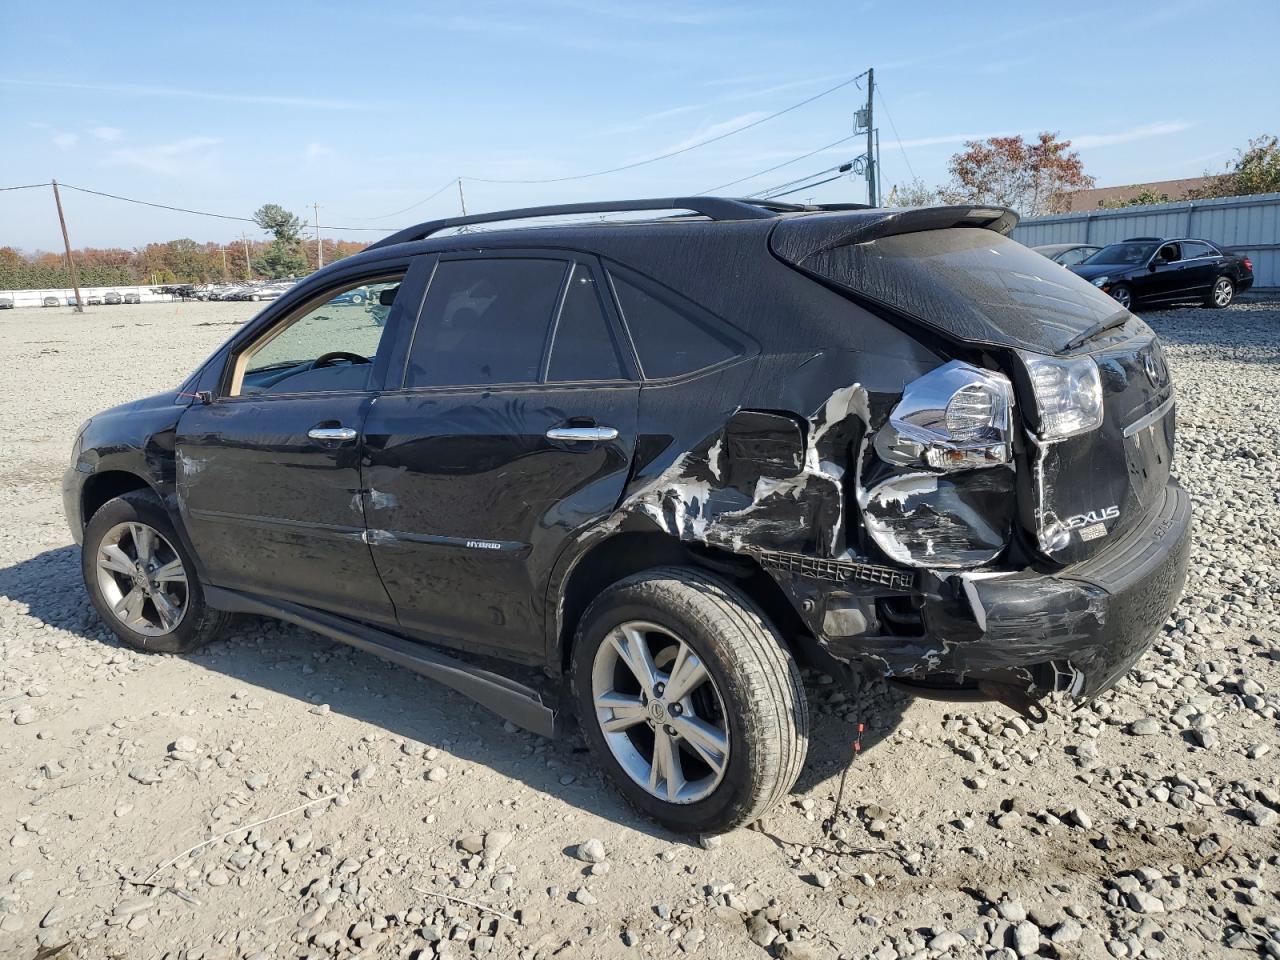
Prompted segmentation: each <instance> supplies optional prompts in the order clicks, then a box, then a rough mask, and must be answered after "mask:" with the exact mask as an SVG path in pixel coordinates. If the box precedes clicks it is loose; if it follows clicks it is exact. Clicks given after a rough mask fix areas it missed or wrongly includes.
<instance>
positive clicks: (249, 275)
mask: <svg viewBox="0 0 1280 960" xmlns="http://www.w3.org/2000/svg"><path fill="white" fill-rule="evenodd" d="M240 239H241V240H243V241H244V278H245V279H246V280H252V279H253V267H252V266H250V264H249V238H248V237H246V236H245V235H244V231H243V230H242V231H240Z"/></svg>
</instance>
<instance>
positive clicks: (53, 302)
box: [40, 297, 75, 307]
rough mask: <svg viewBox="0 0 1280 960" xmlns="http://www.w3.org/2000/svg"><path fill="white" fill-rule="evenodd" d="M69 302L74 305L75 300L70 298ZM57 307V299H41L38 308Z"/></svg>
mask: <svg viewBox="0 0 1280 960" xmlns="http://www.w3.org/2000/svg"><path fill="white" fill-rule="evenodd" d="M71 302H72V303H75V298H74V297H73V298H71ZM57 305H58V298H57V297H45V298H44V299H42V300H41V301H40V306H42V307H56V306H57Z"/></svg>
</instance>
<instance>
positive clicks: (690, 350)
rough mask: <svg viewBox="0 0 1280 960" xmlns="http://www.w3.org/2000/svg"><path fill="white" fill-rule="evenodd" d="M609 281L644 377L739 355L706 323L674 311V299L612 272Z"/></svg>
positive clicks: (676, 373)
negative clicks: (611, 282) (629, 332)
mask: <svg viewBox="0 0 1280 960" xmlns="http://www.w3.org/2000/svg"><path fill="white" fill-rule="evenodd" d="M610 279H611V280H612V281H613V289H614V291H615V292H616V294H617V296H618V306H619V307H620V308H621V309H622V318H623V320H625V321H626V324H627V329H628V330H630V331H631V339H632V340H634V341H635V345H636V353H637V354H638V355H639V357H640V367H641V369H642V371H643V372H644V375H645V377H646V378H648V379H650V380H655V379H661V378H663V377H678V376H682V375H683V374H687V373H693V372H695V371H697V370H703V369H705V368H707V367H710V366H714V365H715V364H717V363H722V362H724V361H725V360H730V359H732V358H733V357H734V356H736V355H737V354H738V352H739V347H738V345H737V344H735V343H734V342H733V341H731V340H730V339H728V338H727V337H726V336H725V335H723V334H722V333H720V332H719V331H717V330H716V329H715V328H714V327H713V326H712V325H711V324H710V323H709V322H706V321H704V320H703V319H701V318H696V317H694V316H693V315H692V312H691V311H686V310H682V309H681V308H679V307H678V306H676V304H675V302H674V299H675V298H674V297H668V296H664V295H663V294H660V293H658V292H656V291H653V290H652V289H651V288H648V287H645V288H642V287H640V286H639V285H638V284H636V283H632V282H631V281H629V280H628V279H627V278H626V277H624V276H621V275H619V274H618V273H615V272H611V273H610Z"/></svg>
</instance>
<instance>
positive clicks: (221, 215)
mask: <svg viewBox="0 0 1280 960" xmlns="http://www.w3.org/2000/svg"><path fill="white" fill-rule="evenodd" d="M59 186H63V187H66V188H67V189H68V190H78V191H79V192H80V193H92V194H93V195H94V196H97V197H109V198H111V199H112V200H123V201H124V202H125V203H138V204H141V205H142V206H144V207H156V208H158V209H160V210H173V211H175V212H176V213H191V214H195V215H196V216H197V217H216V218H217V219H219V220H239V221H240V222H241V223H256V222H257V221H255V220H254V219H253V218H252V217H233V216H232V215H231V214H228V213H209V212H208V211H206V210H188V209H187V208H186V207H171V206H169V204H167V203H152V202H151V201H150V200H135V199H134V198H133V197H122V196H119V195H118V194H114V193H104V192H103V191H101V190H90V189H89V188H88V187H77V186H74V185H72V184H70V183H63V184H59Z"/></svg>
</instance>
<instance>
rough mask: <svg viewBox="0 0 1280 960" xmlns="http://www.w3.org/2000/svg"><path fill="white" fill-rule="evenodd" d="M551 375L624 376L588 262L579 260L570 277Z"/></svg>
mask: <svg viewBox="0 0 1280 960" xmlns="http://www.w3.org/2000/svg"><path fill="white" fill-rule="evenodd" d="M547 379H548V380H549V381H551V382H553V383H559V382H564V381H571V380H621V379H623V372H622V361H621V360H620V359H619V357H618V346H617V344H616V343H615V342H614V338H613V330H612V329H610V326H609V320H608V318H607V317H606V316H605V314H604V308H603V307H602V306H601V304H600V293H599V291H598V290H597V289H596V281H595V277H594V276H593V275H592V273H591V268H590V267H588V266H586V264H582V263H579V264H576V265H575V266H574V268H573V274H572V275H571V276H570V277H569V289H568V290H566V291H565V295H564V306H562V307H561V308H560V319H559V320H558V321H557V322H556V332H555V339H554V340H553V341H552V344H551V367H550V370H549V371H548V373H547Z"/></svg>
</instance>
